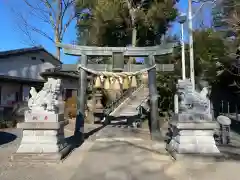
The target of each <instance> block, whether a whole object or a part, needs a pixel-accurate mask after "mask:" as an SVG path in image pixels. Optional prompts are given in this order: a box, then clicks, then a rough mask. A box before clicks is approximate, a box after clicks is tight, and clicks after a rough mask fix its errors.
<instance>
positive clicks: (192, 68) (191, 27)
mask: <svg viewBox="0 0 240 180" xmlns="http://www.w3.org/2000/svg"><path fill="white" fill-rule="evenodd" d="M188 26H189V58H190V80H191V83H192V87H193V90H195V73H194V53H193V25H192V0H188Z"/></svg>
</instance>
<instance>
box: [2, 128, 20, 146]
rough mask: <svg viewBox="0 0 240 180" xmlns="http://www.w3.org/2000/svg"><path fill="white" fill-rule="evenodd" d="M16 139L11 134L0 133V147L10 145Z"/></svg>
mask: <svg viewBox="0 0 240 180" xmlns="http://www.w3.org/2000/svg"><path fill="white" fill-rule="evenodd" d="M16 138H17V136H16V135H14V134H12V133H9V132H4V131H2V132H1V131H0V146H1V145H3V144H7V143H10V142H12V141H14V140H15V139H16Z"/></svg>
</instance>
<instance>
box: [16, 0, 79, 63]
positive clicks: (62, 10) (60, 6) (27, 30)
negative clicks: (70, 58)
mask: <svg viewBox="0 0 240 180" xmlns="http://www.w3.org/2000/svg"><path fill="white" fill-rule="evenodd" d="M22 1H23V2H24V4H25V5H26V6H27V7H28V8H29V14H28V15H29V16H31V17H34V18H36V19H37V20H35V22H36V21H37V22H39V24H40V23H46V24H48V25H50V27H51V29H52V31H53V34H51V32H49V30H48V31H45V30H43V29H42V28H41V26H38V24H37V25H36V26H35V24H33V23H35V22H32V21H33V19H32V18H28V17H27V16H25V14H23V12H18V11H17V10H16V11H15V10H14V14H16V15H15V17H16V18H17V19H18V23H17V25H18V28H19V30H21V31H22V32H23V33H24V35H25V36H26V37H28V39H29V41H30V42H31V44H36V42H35V41H34V38H33V36H32V35H33V33H32V32H34V33H37V34H39V35H41V36H43V37H45V38H46V39H48V40H50V41H51V42H53V43H54V45H55V43H56V42H61V41H62V39H63V37H64V34H65V32H66V31H67V29H68V27H69V25H70V24H71V22H72V21H73V19H74V18H75V17H76V15H75V13H72V14H71V15H67V11H68V10H70V9H71V7H72V6H73V5H74V3H75V0H56V1H52V0H35V1H34V2H32V1H30V0H22ZM15 9H17V8H15ZM65 21H66V22H65ZM56 54H57V56H58V58H60V49H59V48H58V47H56Z"/></svg>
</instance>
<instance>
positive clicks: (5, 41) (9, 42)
mask: <svg viewBox="0 0 240 180" xmlns="http://www.w3.org/2000/svg"><path fill="white" fill-rule="evenodd" d="M31 1H37V0H31ZM177 6H178V9H179V11H180V12H186V11H187V0H180V3H179V4H178V5H177ZM10 7H15V8H16V7H17V10H19V11H21V12H25V8H26V7H25V6H24V4H23V2H22V0H0V22H1V24H2V27H1V28H0V51H5V50H11V49H18V48H24V47H29V43H26V38H24V35H23V33H22V32H21V31H20V30H19V29H18V28H17V27H16V24H17V23H16V20H15V18H14V15H13V13H12V12H11V8H10ZM209 14H210V11H209V10H204V17H203V18H204V20H206V19H208V18H209V17H210V15H209ZM26 15H27V12H26ZM26 17H28V18H30V19H29V20H32V21H33V24H34V25H35V26H36V27H41V29H42V30H44V31H49V32H51V28H50V27H49V26H47V25H45V24H39V23H38V22H36V21H35V22H34V19H33V18H32V17H31V16H26ZM31 18H32V19H31ZM209 22H210V21H209ZM51 33H52V34H53V32H51ZM179 33H180V31H179V24H178V23H174V24H173V25H172V27H171V29H170V34H179ZM34 39H36V41H37V43H39V44H41V45H42V46H44V47H45V48H46V49H47V50H48V51H49V52H51V53H53V54H54V53H55V48H54V44H53V43H52V42H51V41H49V40H47V39H46V38H44V37H42V36H40V35H37V34H35V35H34ZM75 39H76V30H75V22H73V23H72V24H71V25H70V28H69V29H68V31H67V32H66V34H65V38H64V43H71V42H72V41H74V40H75ZM62 61H63V62H64V63H75V62H76V57H71V56H66V55H63V56H62Z"/></svg>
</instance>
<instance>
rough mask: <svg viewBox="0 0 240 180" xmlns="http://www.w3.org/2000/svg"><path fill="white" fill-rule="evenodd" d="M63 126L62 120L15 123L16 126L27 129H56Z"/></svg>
mask: <svg viewBox="0 0 240 180" xmlns="http://www.w3.org/2000/svg"><path fill="white" fill-rule="evenodd" d="M63 127H64V122H63V121H61V122H22V123H18V124H17V128H21V129H29V130H37V129H39V130H40V129H41V130H54V129H55V130H58V129H60V128H63Z"/></svg>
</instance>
